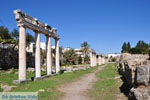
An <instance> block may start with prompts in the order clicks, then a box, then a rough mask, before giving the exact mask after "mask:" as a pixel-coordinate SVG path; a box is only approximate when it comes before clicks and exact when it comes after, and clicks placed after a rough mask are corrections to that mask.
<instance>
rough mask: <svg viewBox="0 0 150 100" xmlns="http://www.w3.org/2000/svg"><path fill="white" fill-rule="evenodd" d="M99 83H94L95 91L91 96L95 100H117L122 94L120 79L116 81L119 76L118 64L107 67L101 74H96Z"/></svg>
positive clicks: (90, 93) (91, 92)
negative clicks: (118, 95) (117, 96)
mask: <svg viewBox="0 0 150 100" xmlns="http://www.w3.org/2000/svg"><path fill="white" fill-rule="evenodd" d="M96 76H97V77H98V81H97V82H96V83H94V85H93V89H92V90H91V91H90V92H89V95H91V97H93V99H94V100H116V95H117V94H119V93H120V90H119V86H120V85H121V80H120V79H115V77H117V76H119V75H118V72H117V67H116V64H108V65H106V66H105V67H104V68H103V69H102V70H101V71H100V72H99V73H97V74H96Z"/></svg>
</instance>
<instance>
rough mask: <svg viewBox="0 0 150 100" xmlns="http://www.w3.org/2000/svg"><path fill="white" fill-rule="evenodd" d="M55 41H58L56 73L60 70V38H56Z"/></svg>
mask: <svg viewBox="0 0 150 100" xmlns="http://www.w3.org/2000/svg"><path fill="white" fill-rule="evenodd" d="M55 42H56V46H55V48H56V54H55V56H56V57H55V64H56V73H58V72H59V71H60V58H59V40H55Z"/></svg>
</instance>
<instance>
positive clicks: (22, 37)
mask: <svg viewBox="0 0 150 100" xmlns="http://www.w3.org/2000/svg"><path fill="white" fill-rule="evenodd" d="M19 80H26V29H25V28H24V27H23V26H20V27H19Z"/></svg>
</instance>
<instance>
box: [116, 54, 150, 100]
mask: <svg viewBox="0 0 150 100" xmlns="http://www.w3.org/2000/svg"><path fill="white" fill-rule="evenodd" d="M118 71H119V73H120V74H121V75H122V80H123V82H124V83H123V85H122V87H121V91H122V92H124V93H125V94H126V95H127V96H128V97H129V99H131V100H134V99H135V100H150V61H149V55H143V54H128V53H123V54H122V55H121V57H120V61H119V67H118Z"/></svg>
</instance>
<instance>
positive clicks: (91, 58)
mask: <svg viewBox="0 0 150 100" xmlns="http://www.w3.org/2000/svg"><path fill="white" fill-rule="evenodd" d="M93 63H94V61H93V53H92V52H90V66H91V67H93V66H94V65H93Z"/></svg>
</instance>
